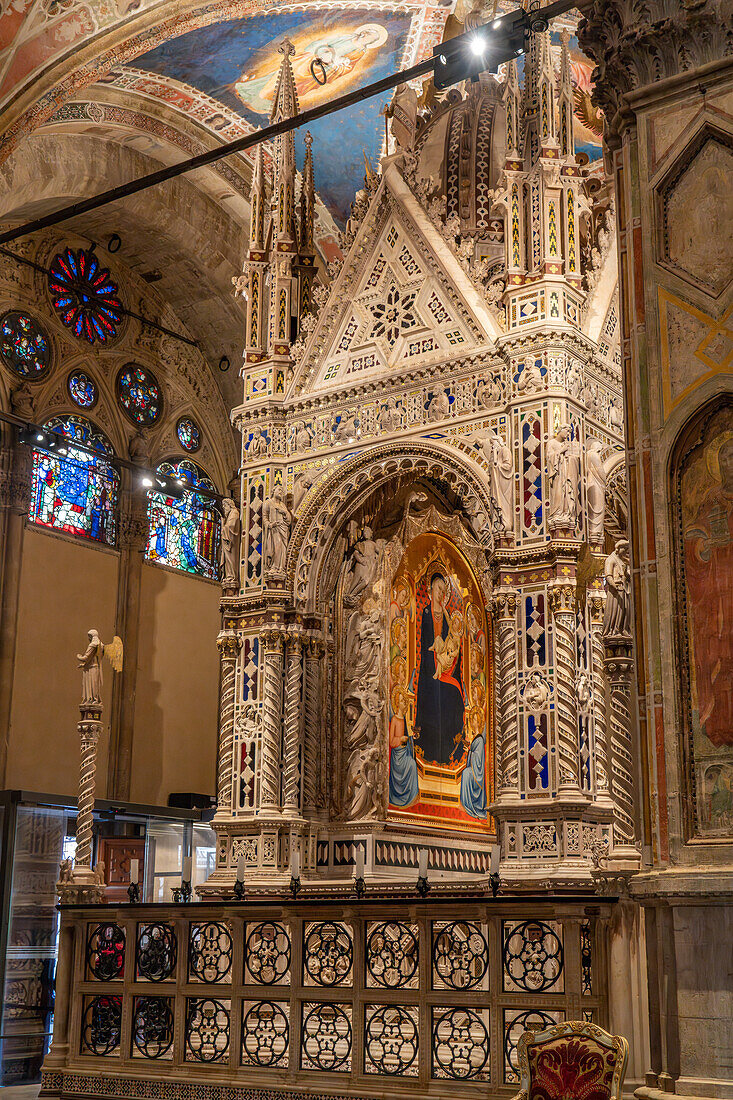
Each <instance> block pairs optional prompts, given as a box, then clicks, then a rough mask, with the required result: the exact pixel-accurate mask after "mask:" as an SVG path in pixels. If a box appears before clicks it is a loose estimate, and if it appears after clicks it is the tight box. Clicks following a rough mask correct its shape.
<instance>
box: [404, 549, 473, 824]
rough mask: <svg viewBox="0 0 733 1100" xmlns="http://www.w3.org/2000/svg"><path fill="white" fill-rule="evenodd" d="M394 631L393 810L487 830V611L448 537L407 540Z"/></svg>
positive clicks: (470, 574)
mask: <svg viewBox="0 0 733 1100" xmlns="http://www.w3.org/2000/svg"><path fill="white" fill-rule="evenodd" d="M389 632H390V633H389V642H390V649H389V662H390V721H389V806H390V813H391V814H392V815H394V814H395V813H397V814H399V815H400V816H403V815H404V816H406V817H410V818H419V819H420V820H423V821H424V820H425V819H433V820H434V821H435V822H436V823H441V824H444V825H449V824H450V825H453V826H454V827H456V826H457V827H463V828H473V829H475V828H477V827H479V828H486V829H488V828H489V827H490V826H491V821H490V818H489V816H488V805H489V802H490V801H491V793H492V792H491V789H490V781H491V776H492V759H491V755H490V736H489V715H490V708H489V700H490V694H491V692H490V684H489V660H488V657H489V653H488V637H487V630H486V616H485V613H484V604H483V600H482V597H481V593H480V591H479V589H478V585H477V584H476V581H475V579H474V577H473V574H472V572H471V570H470V567H469V566H468V564H467V562H466V561H465V559H464V558H463V557H462V555H461V554H460V552H459V551H458V550H457V548H456V547H455V546H454V545H453V544H452V543H451V542H450V541H449V540H448V539H445V538H443V537H442V536H440V535H437V534H434V535H420V536H418V538H416V539H415V540H413V542H412V543H410V546H409V547H408V549H407V551H406V553H405V556H404V558H403V560H402V563H401V565H400V568H399V569H398V571H397V574H396V575H395V578H394V581H393V585H392V599H391V605H390V625H389Z"/></svg>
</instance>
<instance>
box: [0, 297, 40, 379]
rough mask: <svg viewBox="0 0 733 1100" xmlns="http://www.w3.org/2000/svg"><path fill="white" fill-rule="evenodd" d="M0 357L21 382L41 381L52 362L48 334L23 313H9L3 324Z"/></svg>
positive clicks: (0, 338)
mask: <svg viewBox="0 0 733 1100" xmlns="http://www.w3.org/2000/svg"><path fill="white" fill-rule="evenodd" d="M0 355H2V357H3V361H4V362H5V364H6V365H7V366H8V367H10V369H11V370H12V371H15V373H16V374H19V375H20V377H21V378H31V379H33V378H39V377H40V376H41V375H42V374H44V373H45V371H46V370H47V369H48V365H49V363H50V361H51V349H50V346H49V341H48V337H47V336H46V333H45V332H44V331H43V329H42V328H41V326H40V325H39V324H38V322H37V321H34V319H33V318H32V317H30V316H29V315H28V314H27V313H22V312H21V311H20V310H12V311H11V312H10V313H6V314H5V315H4V316H3V318H2V321H0Z"/></svg>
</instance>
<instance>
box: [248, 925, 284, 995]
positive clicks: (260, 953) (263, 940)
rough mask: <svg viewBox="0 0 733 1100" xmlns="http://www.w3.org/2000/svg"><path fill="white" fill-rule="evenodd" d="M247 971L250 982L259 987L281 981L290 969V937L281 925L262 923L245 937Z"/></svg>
mask: <svg viewBox="0 0 733 1100" xmlns="http://www.w3.org/2000/svg"><path fill="white" fill-rule="evenodd" d="M245 958H246V961H247V969H248V970H249V973H250V976H251V977H252V980H253V981H255V982H258V983H259V984H260V985H274V984H275V983H276V982H279V981H282V979H283V978H284V977H285V975H286V974H287V972H288V970H289V969H290V937H289V936H288V933H287V930H286V929H285V928H284V927H283V925H282V924H275V923H273V922H272V921H263V923H262V924H256V925H255V926H254V928H253V929H252V931H251V932H250V933H249V935H248V936H247V943H246V945H245Z"/></svg>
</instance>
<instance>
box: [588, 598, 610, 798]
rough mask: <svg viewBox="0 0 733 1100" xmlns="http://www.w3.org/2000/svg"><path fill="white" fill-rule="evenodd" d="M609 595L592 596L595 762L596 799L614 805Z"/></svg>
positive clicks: (589, 599)
mask: <svg viewBox="0 0 733 1100" xmlns="http://www.w3.org/2000/svg"><path fill="white" fill-rule="evenodd" d="M605 602H606V601H605V596H603V595H602V594H601V593H594V594H593V595H591V596H589V598H588V604H589V607H590V632H591V659H592V662H593V671H592V679H593V755H594V762H595V793H596V802H598V803H602V804H606V805H608V806H610V805H612V804H613V803H612V799H611V792H610V774H609V764H608V760H609V754H608V713H607V708H606V685H605V677H604V659H605V652H604V648H603V611H604V606H605Z"/></svg>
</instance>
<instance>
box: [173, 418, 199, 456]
mask: <svg viewBox="0 0 733 1100" xmlns="http://www.w3.org/2000/svg"><path fill="white" fill-rule="evenodd" d="M176 434H177V435H178V442H179V443H180V444H181V446H182V447H183V449H184V451H191V452H193V451H197V450H198V449H199V447H200V446H201V432H200V431H199V430H198V426H197V425H196V424H195V423H194V422H193V420H191V417H190V416H182V417H181V419H180V420H179V421H178V424H177V425H176Z"/></svg>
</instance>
